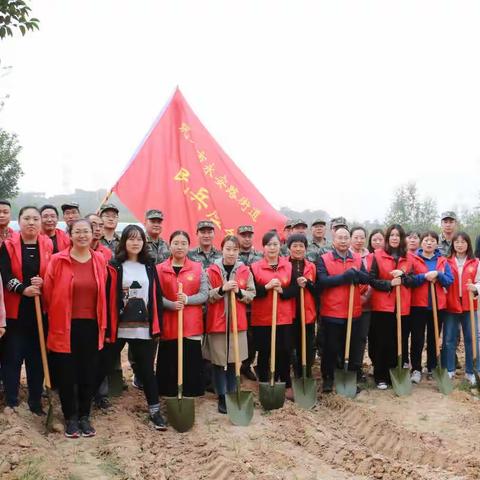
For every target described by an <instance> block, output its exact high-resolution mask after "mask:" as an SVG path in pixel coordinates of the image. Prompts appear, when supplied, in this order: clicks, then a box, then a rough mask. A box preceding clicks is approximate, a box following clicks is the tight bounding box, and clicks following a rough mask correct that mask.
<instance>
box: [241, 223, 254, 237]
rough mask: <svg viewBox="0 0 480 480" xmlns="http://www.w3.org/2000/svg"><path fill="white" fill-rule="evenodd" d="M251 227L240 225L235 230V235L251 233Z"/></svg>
mask: <svg viewBox="0 0 480 480" xmlns="http://www.w3.org/2000/svg"><path fill="white" fill-rule="evenodd" d="M253 232H254V230H253V225H240V226H239V227H238V228H237V233H238V234H239V235H241V234H242V233H253Z"/></svg>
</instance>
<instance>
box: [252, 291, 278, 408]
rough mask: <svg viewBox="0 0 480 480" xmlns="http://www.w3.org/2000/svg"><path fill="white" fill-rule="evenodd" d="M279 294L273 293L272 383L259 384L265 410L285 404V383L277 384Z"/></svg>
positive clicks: (261, 400)
mask: <svg viewBox="0 0 480 480" xmlns="http://www.w3.org/2000/svg"><path fill="white" fill-rule="evenodd" d="M277 303H278V292H277V291H276V290H274V291H273V308H272V336H271V346H270V381H269V382H260V383H259V384H258V393H259V397H260V403H261V404H262V407H263V408H264V409H265V410H275V409H276V408H282V407H283V404H284V402H285V382H279V383H275V343H276V338H277Z"/></svg>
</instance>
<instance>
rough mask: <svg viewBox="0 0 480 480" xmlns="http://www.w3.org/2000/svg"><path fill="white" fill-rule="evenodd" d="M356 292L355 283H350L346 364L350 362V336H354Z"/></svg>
mask: <svg viewBox="0 0 480 480" xmlns="http://www.w3.org/2000/svg"><path fill="white" fill-rule="evenodd" d="M354 293H355V285H354V284H353V283H352V284H351V285H350V292H349V295H348V317H347V336H346V339H345V364H348V361H349V356H350V337H351V336H352V317H353V295H354Z"/></svg>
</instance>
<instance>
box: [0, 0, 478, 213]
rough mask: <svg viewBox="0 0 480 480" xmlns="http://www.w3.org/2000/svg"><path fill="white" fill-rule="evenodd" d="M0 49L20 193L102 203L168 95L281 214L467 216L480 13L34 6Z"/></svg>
mask: <svg viewBox="0 0 480 480" xmlns="http://www.w3.org/2000/svg"><path fill="white" fill-rule="evenodd" d="M31 4H32V10H33V15H34V16H35V17H38V18H39V19H40V21H41V24H40V25H41V28H40V31H38V32H34V33H28V34H27V35H26V36H25V37H23V38H22V37H21V36H19V35H17V36H16V37H15V38H14V39H7V40H3V41H1V42H0V59H1V62H2V65H4V66H5V65H12V66H13V69H12V71H11V73H10V74H9V75H7V76H4V77H3V78H0V94H6V93H8V94H9V95H10V98H9V99H8V101H7V103H6V106H5V108H4V109H3V111H2V112H0V125H1V126H2V127H3V128H6V129H7V130H9V131H13V132H16V133H17V134H18V135H19V137H20V142H21V144H22V145H23V152H22V154H21V161H22V165H23V168H24V171H25V176H24V177H23V178H22V181H21V188H22V190H24V191H26V190H35V191H41V192H46V193H47V194H53V193H64V192H69V191H73V189H74V188H83V189H97V188H100V187H103V188H110V187H111V186H112V185H113V184H114V183H115V181H116V180H117V178H118V177H119V175H120V173H121V172H122V170H123V168H124V167H125V165H126V163H127V162H128V161H129V159H130V157H131V155H132V153H133V152H134V150H135V149H136V147H137V146H138V144H139V143H140V142H141V140H142V139H143V137H144V135H145V134H146V133H147V131H148V130H149V128H150V126H151V124H152V122H153V121H154V119H155V118H156V117H157V115H158V113H159V112H160V111H161V109H162V108H163V106H164V104H165V102H166V101H167V100H168V98H169V97H170V95H171V94H172V93H173V90H174V88H175V86H176V85H179V86H180V88H181V90H182V92H183V93H184V95H185V97H186V99H187V101H188V102H189V103H190V105H191V106H192V108H193V109H194V111H195V112H196V113H197V115H198V116H199V118H200V120H201V121H202V122H203V123H204V125H205V126H206V127H207V129H208V130H209V131H210V133H211V134H212V135H213V136H214V138H215V139H216V140H217V141H218V142H219V143H220V145H221V146H222V147H223V149H224V150H225V151H226V152H227V153H228V154H229V156H230V157H231V158H232V159H233V160H234V161H235V162H236V164H237V165H238V166H239V167H240V168H241V169H242V170H243V172H244V173H245V174H246V175H247V176H248V177H249V178H250V179H251V180H252V182H253V183H254V184H255V185H256V186H257V188H258V189H259V190H260V191H261V192H262V193H263V194H264V195H265V196H266V198H267V199H268V200H269V201H270V202H271V203H272V204H273V205H274V206H275V207H281V206H290V207H292V208H295V209H305V208H310V209H317V208H322V209H324V210H327V211H328V212H329V213H330V214H331V215H333V216H335V215H345V216H347V217H349V218H356V219H368V218H370V219H373V218H379V219H382V218H383V217H384V215H385V213H386V210H387V208H388V205H389V203H390V200H391V198H392V195H393V191H394V190H395V188H396V187H397V186H399V185H400V184H402V183H405V182H407V181H416V182H417V184H418V186H419V189H420V190H421V192H422V193H423V194H425V195H430V196H432V197H433V198H435V199H436V200H437V203H438V207H439V210H445V209H449V208H452V207H453V206H456V205H461V204H465V205H467V206H473V205H474V204H477V203H478V201H477V200H478V195H479V192H480V181H479V180H480V176H479V171H480V28H479V25H480V2H478V1H461V2H452V1H448V2H447V1H439V0H434V1H418V0H415V1H408V0H402V1H396V2H392V1H388V0H380V1H362V0H354V1H341V0H335V1H332V0H328V1H320V0H312V1H302V0H294V1H292V0H289V1H280V0H275V1H262V0H251V1H247V0H243V1H228V0H218V1H208V0H201V1H199V0H191V1H186V0H185V1H182V0H174V1H173V0H172V1H170V2H163V1H159V0H155V1H154V0H152V1H146V0H137V1H135V2H131V1H128V2H126V1H121V0H112V1H110V0H94V1H93V0H92V1H85V0H83V1H78V0H48V1H45V0H43V1H33V2H31Z"/></svg>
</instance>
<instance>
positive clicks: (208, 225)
mask: <svg viewBox="0 0 480 480" xmlns="http://www.w3.org/2000/svg"><path fill="white" fill-rule="evenodd" d="M202 228H211V229H212V230H215V224H214V223H213V222H212V221H210V220H200V221H199V222H198V223H197V232H198V231H199V230H201V229H202Z"/></svg>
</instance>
